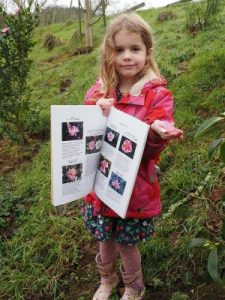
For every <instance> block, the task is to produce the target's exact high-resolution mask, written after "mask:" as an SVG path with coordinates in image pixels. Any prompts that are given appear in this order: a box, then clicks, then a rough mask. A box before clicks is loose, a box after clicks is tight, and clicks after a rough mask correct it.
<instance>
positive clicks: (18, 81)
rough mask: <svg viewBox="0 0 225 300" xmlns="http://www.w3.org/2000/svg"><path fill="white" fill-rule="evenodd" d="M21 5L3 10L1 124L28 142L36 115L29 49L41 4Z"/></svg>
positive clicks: (8, 133) (8, 132) (15, 137)
mask: <svg viewBox="0 0 225 300" xmlns="http://www.w3.org/2000/svg"><path fill="white" fill-rule="evenodd" d="M32 2H33V1H30V2H29V6H28V7H27V8H25V7H23V6H21V7H20V8H19V9H18V10H17V12H16V13H15V14H14V15H8V14H7V13H6V12H5V11H3V15H4V22H5V28H4V29H2V32H1V34H0V99H1V112H0V118H1V123H0V126H1V127H2V128H1V131H2V132H4V134H5V135H6V136H8V137H9V138H10V139H11V140H14V141H17V142H18V141H20V142H25V141H26V137H25V134H24V130H25V128H28V124H29V120H28V119H30V118H31V117H34V112H35V111H34V110H32V103H31V102H30V89H29V88H28V86H27V80H28V77H29V71H30V66H31V61H30V59H29V53H30V51H31V49H32V48H33V46H34V44H33V41H32V34H33V32H34V29H35V27H37V26H38V22H39V21H38V13H39V7H38V5H36V6H35V9H34V12H33V11H32Z"/></svg>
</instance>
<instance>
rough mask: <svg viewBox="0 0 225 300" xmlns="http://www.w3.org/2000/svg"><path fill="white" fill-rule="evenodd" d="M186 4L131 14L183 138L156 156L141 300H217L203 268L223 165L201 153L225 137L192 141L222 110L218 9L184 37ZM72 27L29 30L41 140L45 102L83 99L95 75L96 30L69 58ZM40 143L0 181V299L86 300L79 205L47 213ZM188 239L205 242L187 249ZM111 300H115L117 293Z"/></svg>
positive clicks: (216, 239)
mask: <svg viewBox="0 0 225 300" xmlns="http://www.w3.org/2000/svg"><path fill="white" fill-rule="evenodd" d="M223 4H224V1H223ZM188 5H189V4H188V3H183V4H181V3H180V4H176V5H172V6H170V7H168V8H162V9H151V10H146V11H140V12H139V14H140V15H141V16H142V17H143V18H144V19H145V20H146V21H147V22H148V23H149V24H150V25H151V27H152V29H153V34H154V37H155V53H156V59H157V61H158V64H159V67H160V69H161V72H162V74H163V75H164V76H165V77H166V78H167V80H168V86H169V88H170V89H171V90H172V92H173V94H174V98H175V119H176V124H177V126H178V127H181V128H182V129H183V130H184V132H185V139H184V141H183V142H179V143H178V142H176V141H174V142H172V143H171V145H170V146H169V147H168V148H167V149H166V151H165V152H164V153H163V155H162V159H161V163H160V168H161V175H160V181H161V190H162V200H163V214H162V216H160V217H158V218H157V219H156V222H155V227H156V236H155V237H154V238H152V239H151V240H150V241H148V242H146V243H143V244H141V245H140V250H141V253H142V261H143V270H144V278H145V282H146V286H147V295H146V299H173V300H175V299H177V300H178V299H180V300H182V299H224V289H222V288H221V287H218V286H216V285H215V284H214V283H213V281H212V279H211V277H210V276H209V274H208V272H207V258H208V254H209V251H210V249H211V248H212V247H214V246H215V245H217V244H221V249H222V246H223V245H224V240H222V238H221V237H222V233H221V232H222V221H223V220H224V210H225V197H224V193H225V188H224V182H225V169H224V164H222V162H221V161H220V160H219V158H218V155H217V154H216V155H214V156H213V157H212V158H211V159H209V158H208V154H207V147H208V145H209V143H210V142H211V141H212V140H213V139H215V138H216V137H217V136H218V135H221V134H222V135H223V136H224V128H220V127H216V128H215V129H214V130H211V131H210V132H209V133H208V135H207V136H205V137H204V138H201V139H199V140H194V139H193V136H194V133H195V132H196V130H197V128H198V126H199V125H200V124H201V123H202V122H203V120H204V119H205V118H207V117H209V116H212V115H218V114H219V113H220V112H222V111H223V110H224V107H225V80H224V79H225V75H224V74H225V72H224V71H225V70H224V66H225V51H224V41H225V40H224V34H225V26H224V25H225V22H224V20H225V8H224V5H223V6H222V10H221V12H220V13H219V15H218V17H217V21H216V22H215V23H214V24H213V25H212V26H211V27H208V28H206V29H205V30H204V31H198V32H194V33H192V34H190V33H189V32H188V30H187V29H186V27H185V12H186V10H187V6H188ZM168 11H170V12H172V13H173V15H174V18H173V19H170V20H168V21H165V22H158V21H157V17H158V15H159V12H168ZM77 30H78V25H77V24H76V23H75V22H74V23H73V22H68V23H65V24H55V25H52V26H47V27H41V28H39V29H38V30H37V31H36V34H35V42H36V46H35V48H34V51H33V52H32V54H31V56H32V59H33V61H34V63H33V68H32V71H31V77H30V79H29V82H30V85H31V86H32V89H33V93H32V101H34V102H37V103H38V105H39V109H40V120H39V123H38V124H32V126H34V127H35V126H36V130H37V131H39V132H45V134H46V133H47V135H48V134H49V130H50V128H49V126H50V105H51V104H80V103H82V100H83V98H84V95H85V92H86V90H87V89H88V88H89V86H90V85H91V84H92V83H93V82H94V81H95V79H96V76H97V72H98V60H99V49H98V47H99V45H100V42H101V39H102V36H103V34H104V28H103V24H102V23H101V21H100V22H99V23H96V24H95V25H94V29H93V32H94V50H93V51H92V52H91V53H89V54H83V55H76V56H75V55H73V52H74V51H75V50H76V49H77V48H78V47H81V46H82V44H81V43H80V42H79V41H78V40H77V39H76V38H75V39H74V38H73V39H72V36H73V34H74V32H76V31H77ZM49 32H51V33H53V34H54V35H55V36H56V37H58V38H59V39H61V40H62V41H63V43H64V44H63V45H62V46H60V47H56V48H54V49H53V50H52V51H48V50H47V49H45V48H44V47H43V42H44V37H45V34H46V33H49ZM68 82H69V84H68ZM39 145H40V149H39V152H38V154H37V155H35V156H34V157H33V158H32V161H31V162H26V163H24V164H23V165H22V166H21V167H20V168H19V169H18V170H16V171H13V172H11V173H10V174H8V176H7V177H5V176H1V178H0V182H1V185H0V199H1V211H0V232H1V237H0V299H75V300H78V299H79V300H88V299H91V297H90V295H91V294H92V293H93V292H94V290H95V289H96V287H97V285H98V283H99V277H98V274H97V271H96V270H95V266H94V257H95V254H96V253H97V243H96V242H95V241H93V239H92V238H91V237H90V236H89V235H88V234H87V232H86V231H85V229H84V228H83V225H82V220H81V218H80V214H79V205H80V203H79V201H78V202H76V203H71V204H69V205H65V206H63V207H59V208H54V207H52V205H51V203H50V142H49V141H48V140H47V141H46V140H41V139H40V140H39ZM193 238H206V239H208V240H209V243H208V244H207V245H205V247H199V248H194V249H193V248H191V247H190V244H191V240H192V239H193ZM218 251H219V252H218V254H219V269H218V272H220V274H221V275H222V276H224V272H225V257H224V253H221V252H220V249H218ZM214 262H215V261H214ZM216 268H217V267H216V265H215V269H216ZM111 299H114V300H116V299H119V296H118V291H115V293H114V295H113V296H112V297H111Z"/></svg>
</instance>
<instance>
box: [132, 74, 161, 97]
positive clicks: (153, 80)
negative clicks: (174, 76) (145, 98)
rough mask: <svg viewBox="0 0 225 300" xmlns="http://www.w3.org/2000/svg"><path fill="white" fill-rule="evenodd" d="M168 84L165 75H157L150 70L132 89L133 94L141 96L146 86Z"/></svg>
mask: <svg viewBox="0 0 225 300" xmlns="http://www.w3.org/2000/svg"><path fill="white" fill-rule="evenodd" d="M166 84H167V81H166V80H165V78H164V77H163V76H157V75H156V74H155V73H154V72H153V71H151V70H150V71H149V72H148V73H147V74H146V75H145V76H144V77H143V78H141V79H140V80H139V81H138V82H136V83H135V84H134V85H133V86H132V88H131V90H130V95H131V96H139V95H140V94H141V93H142V91H143V90H144V89H146V88H148V89H149V88H155V87H158V86H164V85H166Z"/></svg>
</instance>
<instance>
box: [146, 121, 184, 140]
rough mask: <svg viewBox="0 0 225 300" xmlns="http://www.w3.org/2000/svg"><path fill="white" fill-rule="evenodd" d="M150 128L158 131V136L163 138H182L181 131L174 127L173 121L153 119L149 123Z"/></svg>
mask: <svg viewBox="0 0 225 300" xmlns="http://www.w3.org/2000/svg"><path fill="white" fill-rule="evenodd" d="M151 129H152V130H153V131H155V132H156V133H158V134H159V135H160V137H161V138H162V139H165V140H173V139H179V140H182V139H183V138H184V134H183V131H182V130H180V129H179V128H176V127H174V123H173V122H167V121H160V120H155V121H154V122H153V123H152V124H151Z"/></svg>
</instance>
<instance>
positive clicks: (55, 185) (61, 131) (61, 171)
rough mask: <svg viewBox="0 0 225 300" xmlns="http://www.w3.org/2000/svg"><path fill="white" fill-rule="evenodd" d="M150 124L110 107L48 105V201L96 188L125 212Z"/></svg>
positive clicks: (66, 199) (74, 197)
mask: <svg viewBox="0 0 225 300" xmlns="http://www.w3.org/2000/svg"><path fill="white" fill-rule="evenodd" d="M148 131H149V125H147V124H145V123H144V122H141V121H140V120H138V119H136V118H134V117H132V116H130V115H128V114H126V113H123V112H121V111H119V110H117V109H115V108H112V109H111V111H110V114H109V116H108V117H105V116H103V114H102V110H101V108H100V107H99V106H95V105H90V106H88V105H87V106H85V105H52V106H51V168H52V203H53V205H55V206H57V205H61V204H65V203H69V202H71V201H74V200H77V199H80V198H82V197H84V196H85V195H87V194H88V193H90V192H92V191H95V193H96V194H97V196H98V197H99V198H100V199H101V201H103V202H104V203H105V204H106V205H107V206H109V207H110V208H111V209H113V210H114V211H115V212H116V213H117V214H118V215H119V216H121V217H122V218H125V216H126V211H127V208H128V205H129V201H130V197H131V194H132V190H133V186H134V183H135V179H136V176H137V172H138V168H139V165H140V161H141V158H142V154H143V150H144V147H145V143H146V139H147V135H148Z"/></svg>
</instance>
